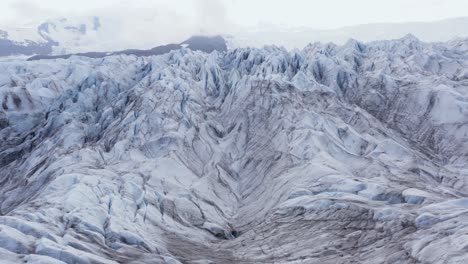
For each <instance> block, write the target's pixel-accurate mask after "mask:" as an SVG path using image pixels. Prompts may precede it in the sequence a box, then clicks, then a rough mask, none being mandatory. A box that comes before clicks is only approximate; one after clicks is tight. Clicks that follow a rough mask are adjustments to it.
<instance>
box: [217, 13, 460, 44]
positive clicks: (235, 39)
mask: <svg viewBox="0 0 468 264" xmlns="http://www.w3.org/2000/svg"><path fill="white" fill-rule="evenodd" d="M407 34H412V35H415V36H416V37H418V38H419V39H421V40H422V41H426V42H440V41H442V42H444V41H449V40H452V39H456V38H468V17H459V18H451V19H445V20H440V21H433V22H406V23H375V24H365V25H357V26H348V27H343V28H336V29H325V30H319V29H313V28H307V27H302V28H288V27H278V26H267V25H265V26H262V27H259V28H257V29H253V30H252V29H251V30H240V31H239V32H234V33H232V34H231V35H229V36H226V39H227V40H228V42H229V46H230V47H231V48H236V47H245V46H250V47H259V48H261V47H263V46H264V45H270V44H272V43H274V44H275V45H277V46H283V47H286V48H288V49H294V48H300V49H302V48H304V47H305V46H306V45H307V44H309V43H310V42H333V43H337V44H345V43H346V41H348V39H350V38H353V39H359V40H361V41H366V42H367V41H375V40H383V39H387V40H390V39H399V38H401V37H403V36H405V35H407Z"/></svg>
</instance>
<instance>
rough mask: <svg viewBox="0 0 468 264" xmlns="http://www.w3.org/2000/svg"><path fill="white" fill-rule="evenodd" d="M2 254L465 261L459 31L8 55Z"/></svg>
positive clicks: (3, 79)
mask: <svg viewBox="0 0 468 264" xmlns="http://www.w3.org/2000/svg"><path fill="white" fill-rule="evenodd" d="M0 101H1V104H2V105H1V106H0V257H1V260H2V263H37V264H39V263H47V264H48V263H51V264H53V263H62V264H63V263H466V262H467V261H468V225H467V223H468V198H467V197H468V186H467V183H468V167H467V165H468V41H465V40H457V41H452V42H447V43H423V42H421V41H419V40H417V39H416V38H414V37H412V36H406V37H404V38H402V39H399V40H392V41H377V42H371V43H361V42H358V41H354V40H350V41H349V42H347V43H346V44H345V45H343V46H336V45H333V44H320V43H316V44H310V45H308V46H307V47H306V48H304V49H303V50H296V51H287V50H285V49H282V48H277V47H273V46H267V47H264V48H262V49H253V48H239V49H235V50H230V51H228V52H225V53H221V52H216V51H215V52H213V53H211V54H207V53H203V52H201V51H192V50H189V49H186V48H182V49H180V50H177V51H171V52H170V53H168V54H164V55H160V56H152V57H135V56H125V55H120V56H110V57H106V58H102V59H91V58H84V57H71V58H70V59H67V60H64V59H58V60H46V61H43V60H39V61H29V62H25V61H8V62H0Z"/></svg>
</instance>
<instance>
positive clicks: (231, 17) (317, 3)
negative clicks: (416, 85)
mask: <svg viewBox="0 0 468 264" xmlns="http://www.w3.org/2000/svg"><path fill="white" fill-rule="evenodd" d="M83 16H99V17H100V18H101V24H102V25H103V27H105V28H106V32H107V34H109V35H112V38H113V41H114V42H115V43H119V42H124V41H126V42H131V41H133V42H132V43H128V46H132V47H133V46H134V47H146V46H148V47H151V46H152V45H155V44H163V43H168V42H173V41H180V40H183V39H184V38H187V37H189V36H191V35H194V34H200V33H202V34H219V33H223V34H226V33H227V34H230V33H233V32H244V31H245V30H246V29H247V30H248V29H255V28H258V27H259V26H262V27H273V26H275V27H276V26H280V27H308V28H314V29H332V28H339V27H344V26H352V25H358V24H369V23H378V22H409V21H434V20H440V19H445V18H453V17H461V16H468V0H0V29H1V28H2V27H4V28H7V27H9V28H11V27H12V26H13V27H18V26H23V25H36V26H37V25H38V23H39V22H43V21H44V20H47V19H54V18H60V17H66V18H70V17H83ZM115 36H117V37H118V39H117V38H116V37H115ZM106 37H107V36H106Z"/></svg>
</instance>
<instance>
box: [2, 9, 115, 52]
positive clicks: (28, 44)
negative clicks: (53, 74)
mask: <svg viewBox="0 0 468 264" xmlns="http://www.w3.org/2000/svg"><path fill="white" fill-rule="evenodd" d="M109 36H110V32H106V31H102V30H101V22H100V19H99V17H80V18H60V19H51V20H48V21H46V22H43V23H40V24H39V25H35V24H32V25H26V26H15V27H11V26H10V27H7V28H1V27H0V56H11V55H35V54H39V55H61V54H68V53H78V52H88V51H105V50H106V49H111V47H112V45H110V44H109V40H107V39H108V38H109ZM110 41H111V42H112V39H110Z"/></svg>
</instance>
